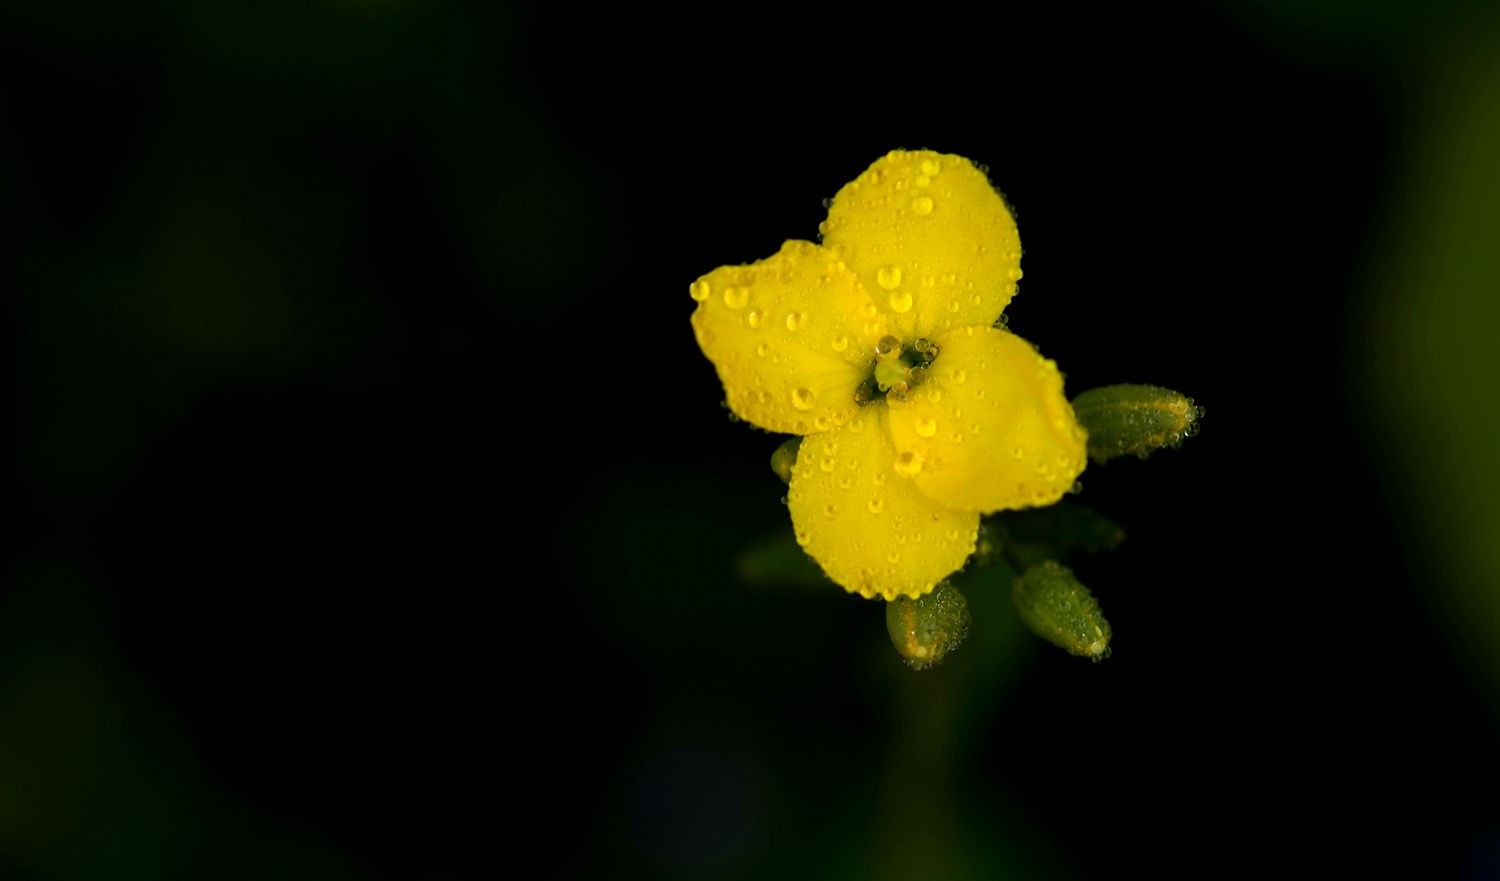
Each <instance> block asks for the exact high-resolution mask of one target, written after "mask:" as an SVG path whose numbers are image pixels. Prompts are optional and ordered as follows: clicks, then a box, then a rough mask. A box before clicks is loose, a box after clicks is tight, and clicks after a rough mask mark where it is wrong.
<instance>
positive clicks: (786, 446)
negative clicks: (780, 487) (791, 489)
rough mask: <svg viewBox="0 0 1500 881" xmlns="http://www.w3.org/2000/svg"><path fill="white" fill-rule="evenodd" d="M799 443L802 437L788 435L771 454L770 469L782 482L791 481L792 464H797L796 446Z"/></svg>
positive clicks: (800, 443)
mask: <svg viewBox="0 0 1500 881" xmlns="http://www.w3.org/2000/svg"><path fill="white" fill-rule="evenodd" d="M801 445H802V438H800V437H790V438H787V440H786V441H785V442H784V443H782V445H781V446H779V447H777V448H776V452H774V453H772V454H771V470H772V471H775V472H776V476H777V477H780V478H781V482H782V483H791V482H792V466H793V465H796V464H797V448H798V447H799V446H801Z"/></svg>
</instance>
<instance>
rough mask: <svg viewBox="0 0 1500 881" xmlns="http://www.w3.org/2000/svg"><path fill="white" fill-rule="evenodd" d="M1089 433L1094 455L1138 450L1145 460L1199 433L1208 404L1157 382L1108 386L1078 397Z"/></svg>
mask: <svg viewBox="0 0 1500 881" xmlns="http://www.w3.org/2000/svg"><path fill="white" fill-rule="evenodd" d="M1073 414H1074V415H1075V416H1076V417H1077V418H1078V421H1079V422H1080V423H1082V424H1083V427H1084V428H1086V429H1088V432H1089V457H1090V458H1091V459H1093V460H1094V461H1095V462H1098V463H1101V464H1102V463H1104V462H1108V461H1109V460H1110V459H1113V458H1115V457H1116V456H1123V455H1125V454H1126V453H1133V454H1135V455H1136V456H1139V457H1140V458H1142V459H1144V458H1146V457H1147V456H1149V455H1150V454H1151V453H1152V452H1154V451H1156V450H1159V449H1161V448H1162V447H1174V448H1175V447H1178V446H1181V445H1182V440H1183V438H1188V437H1192V436H1193V435H1195V434H1197V433H1198V427H1199V422H1198V420H1200V419H1202V418H1203V414H1204V409H1203V408H1202V407H1200V406H1198V405H1197V404H1195V403H1194V402H1193V399H1192V398H1189V397H1186V396H1184V395H1181V394H1178V393H1177V392H1174V391H1172V390H1171V389H1165V388H1160V387H1158V386H1154V385H1107V386H1102V387H1100V388H1095V389H1089V390H1088V391H1086V392H1083V393H1082V394H1080V395H1079V396H1078V397H1076V398H1074V399H1073Z"/></svg>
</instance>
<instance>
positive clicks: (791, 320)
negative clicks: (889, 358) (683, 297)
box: [690, 241, 886, 434]
mask: <svg viewBox="0 0 1500 881" xmlns="http://www.w3.org/2000/svg"><path fill="white" fill-rule="evenodd" d="M690 292H691V293H692V295H693V299H694V300H696V301H697V302H698V308H697V309H695V310H694V311H693V332H694V334H695V335H696V336H697V338H698V346H699V347H700V348H702V349H703V354H705V355H707V356H708V358H709V360H711V361H712V362H713V363H714V368H715V369H716V370H717V371H718V374H719V380H720V381H721V382H723V384H724V395H725V398H726V400H727V401H728V403H729V409H730V410H731V411H733V412H734V414H735V415H736V416H739V417H740V418H741V419H744V420H745V421H746V422H749V423H751V424H753V425H758V426H760V427H761V428H764V429H767V430H769V431H778V432H786V433H790V434H809V433H814V432H819V431H827V430H828V429H829V428H832V427H835V426H838V425H841V424H843V423H844V422H846V421H848V420H849V418H850V417H852V416H853V415H854V413H855V411H856V410H857V409H858V406H857V405H856V404H855V402H854V392H855V389H856V388H858V386H859V384H860V383H861V382H863V381H864V379H865V378H866V377H867V376H868V375H869V372H870V370H869V368H870V364H871V363H873V361H874V351H875V341H876V340H878V339H879V338H880V337H881V336H882V335H883V334H885V333H886V322H885V319H884V318H883V317H882V316H881V314H880V312H879V311H878V310H877V309H875V307H874V306H873V305H872V304H871V303H870V298H869V296H868V295H867V294H866V293H865V291H864V288H863V287H861V286H860V283H859V279H858V278H857V277H856V276H855V275H854V273H853V272H851V271H850V270H849V269H848V268H847V267H846V266H845V265H844V264H843V263H842V262H840V260H839V258H838V257H837V255H835V254H834V253H833V252H832V251H829V250H827V249H826V248H821V247H819V246H817V245H814V244H813V243H811V242H797V241H789V242H786V243H785V244H783V245H782V246H781V250H780V251H779V252H777V253H776V254H775V255H773V256H771V257H768V258H766V259H765V260H761V261H760V262H758V263H754V264H751V265H749V266H724V267H721V268H719V269H715V270H714V271H713V272H710V273H709V274H708V275H705V276H703V277H702V278H700V279H698V280H697V281H695V282H693V284H692V287H691V288H690Z"/></svg>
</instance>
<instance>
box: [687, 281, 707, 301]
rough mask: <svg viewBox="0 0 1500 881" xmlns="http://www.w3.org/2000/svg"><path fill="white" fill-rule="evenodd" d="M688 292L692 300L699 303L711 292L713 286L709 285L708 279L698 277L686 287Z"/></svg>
mask: <svg viewBox="0 0 1500 881" xmlns="http://www.w3.org/2000/svg"><path fill="white" fill-rule="evenodd" d="M688 293H689V294H691V295H692V297H693V299H694V300H696V301H698V302H699V303H701V302H703V301H704V300H707V299H708V297H709V295H710V294H712V293H713V288H712V287H711V286H710V285H709V283H708V279H706V278H700V279H698V280H697V281H695V282H693V283H692V285H691V286H689V287H688Z"/></svg>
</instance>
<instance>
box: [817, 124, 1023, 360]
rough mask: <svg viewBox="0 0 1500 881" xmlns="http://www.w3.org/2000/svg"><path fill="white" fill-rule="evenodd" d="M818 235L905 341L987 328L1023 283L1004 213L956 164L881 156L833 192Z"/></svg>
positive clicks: (934, 156) (926, 154)
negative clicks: (965, 328)
mask: <svg viewBox="0 0 1500 881" xmlns="http://www.w3.org/2000/svg"><path fill="white" fill-rule="evenodd" d="M821 229H822V231H823V244H824V245H826V246H827V247H829V248H832V249H834V250H836V251H838V253H839V255H840V256H842V257H843V258H844V262H846V263H848V264H849V266H850V267H851V268H853V269H854V271H855V272H857V273H859V277H860V280H862V281H863V282H864V284H865V288H866V289H867V290H868V291H869V292H870V295H871V297H872V298H873V299H874V300H875V305H876V306H878V307H880V308H881V309H882V310H884V311H885V312H886V313H887V314H889V315H890V317H891V322H892V327H893V328H894V330H895V332H896V335H897V336H899V337H900V338H902V339H904V340H913V339H916V338H917V337H924V336H925V337H927V338H929V339H931V338H933V337H936V336H939V335H941V334H942V333H944V332H945V331H947V330H948V329H950V328H954V327H962V326H966V325H982V326H988V325H990V324H993V323H994V322H995V319H997V318H999V317H1000V313H1001V311H1002V310H1004V309H1005V306H1006V304H1007V303H1009V302H1010V299H1011V297H1013V296H1014V295H1015V292H1016V281H1017V280H1018V279H1019V278H1020V277H1021V239H1020V236H1019V235H1018V234H1017V232H1016V223H1015V220H1014V219H1013V218H1012V217H1011V214H1010V209H1008V208H1007V207H1006V205H1005V201H1004V200H1003V199H1001V197H1000V194H999V193H998V192H996V191H995V188H994V187H993V186H991V185H990V182H989V179H988V178H987V177H985V175H984V172H982V171H980V170H979V169H978V168H976V167H974V164H973V163H972V162H970V161H969V160H967V159H965V158H963V157H962V156H951V155H947V154H941V153H934V152H932V151H930V150H922V151H915V152H908V151H901V150H897V151H893V152H891V153H889V154H887V155H886V156H885V157H883V158H881V159H878V160H876V161H875V163H874V164H873V165H871V166H870V167H869V169H867V170H866V171H865V173H864V174H861V175H860V176H859V177H858V178H857V179H855V180H854V181H852V182H851V183H849V184H847V185H846V186H845V187H844V188H843V189H842V190H840V191H839V193H838V195H837V196H835V197H834V199H833V204H832V205H831V206H830V207H829V210H828V219H827V220H826V221H824V223H823V226H822V227H821Z"/></svg>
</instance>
